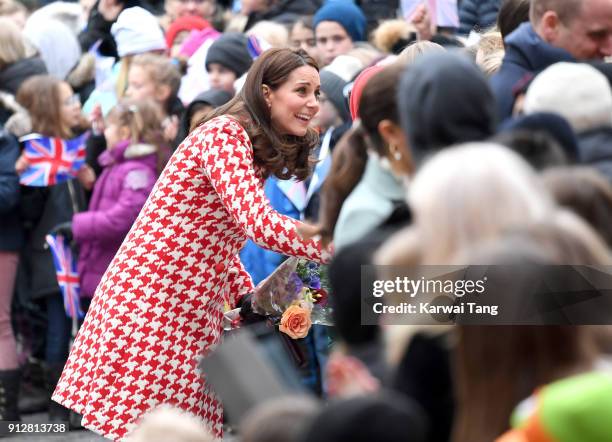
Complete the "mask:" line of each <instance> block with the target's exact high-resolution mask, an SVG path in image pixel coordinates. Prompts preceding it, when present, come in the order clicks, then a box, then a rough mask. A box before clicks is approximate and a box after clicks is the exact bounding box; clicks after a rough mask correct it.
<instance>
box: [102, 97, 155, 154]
mask: <svg viewBox="0 0 612 442" xmlns="http://www.w3.org/2000/svg"><path fill="white" fill-rule="evenodd" d="M107 118H108V119H109V120H111V121H114V122H116V123H117V124H118V125H119V126H125V127H127V128H129V129H130V134H131V135H130V136H131V142H132V143H133V144H137V143H142V142H145V143H148V144H152V145H155V146H158V147H159V145H160V142H161V140H162V137H161V123H162V115H161V112H160V109H159V106H158V105H157V103H155V102H154V101H153V100H151V99H146V100H132V99H129V98H124V99H122V100H121V101H119V103H117V104H116V105H115V107H113V108H112V109H111V110H110V112H109V113H108V116H107Z"/></svg>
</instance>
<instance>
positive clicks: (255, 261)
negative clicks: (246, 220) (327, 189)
mask: <svg viewBox="0 0 612 442" xmlns="http://www.w3.org/2000/svg"><path fill="white" fill-rule="evenodd" d="M278 183H279V180H278V178H276V177H270V178H268V180H267V181H266V184H265V186H264V192H265V194H266V196H267V197H268V199H269V200H270V205H271V206H272V207H273V208H274V210H276V211H277V212H278V213H281V214H283V215H286V216H289V217H291V218H295V219H300V211H299V210H298V209H297V208H296V207H295V206H294V205H293V203H292V202H291V200H289V198H287V197H286V196H285V194H284V193H283V191H282V190H281V189H280V188H279V187H278ZM240 260H241V261H242V264H243V265H244V268H245V270H246V271H247V272H248V273H249V275H251V279H253V283H254V284H259V283H260V282H261V281H263V280H264V279H266V277H267V276H268V275H269V274H270V273H272V272H273V271H274V269H276V268H277V267H278V266H279V265H280V264H281V262H282V261H283V255H281V254H280V253H276V252H272V251H270V250H266V249H264V248H262V247H259V246H258V245H257V244H255V243H254V242H253V241H251V240H249V241H248V242H247V243H246V245H245V246H244V248H243V249H242V251H241V252H240Z"/></svg>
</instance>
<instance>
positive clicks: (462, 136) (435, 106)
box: [397, 52, 496, 162]
mask: <svg viewBox="0 0 612 442" xmlns="http://www.w3.org/2000/svg"><path fill="white" fill-rule="evenodd" d="M397 107H398V112H399V115H400V121H401V125H402V128H403V129H404V132H405V133H406V135H407V136H408V138H409V142H410V148H411V149H412V153H413V157H414V158H415V160H416V161H419V162H420V161H422V160H423V157H424V156H426V155H428V154H431V153H434V152H435V151H438V150H440V149H442V148H445V147H448V146H450V145H452V144H456V143H466V142H469V141H482V140H485V139H487V138H489V137H490V136H491V135H493V132H494V131H495V126H496V119H495V99H494V97H493V93H492V92H491V89H490V87H489V83H488V81H487V79H486V77H485V76H484V74H483V73H482V72H481V71H480V69H479V68H478V67H477V66H476V65H475V64H474V63H473V62H472V61H471V60H469V59H468V58H467V57H465V56H464V55H462V54H460V53H458V52H457V53H454V52H435V53H434V52H432V53H429V54H424V55H423V56H421V57H419V58H418V59H417V60H416V61H415V62H414V64H412V65H410V66H408V67H407V68H406V69H405V70H404V73H403V74H402V77H401V79H400V85H399V88H398V95H397Z"/></svg>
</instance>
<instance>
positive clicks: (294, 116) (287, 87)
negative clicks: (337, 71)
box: [264, 65, 321, 137]
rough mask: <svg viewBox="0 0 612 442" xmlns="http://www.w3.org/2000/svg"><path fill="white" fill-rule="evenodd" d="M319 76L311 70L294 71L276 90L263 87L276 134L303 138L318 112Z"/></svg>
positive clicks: (311, 68) (301, 68) (309, 67)
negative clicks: (277, 132)
mask: <svg viewBox="0 0 612 442" xmlns="http://www.w3.org/2000/svg"><path fill="white" fill-rule="evenodd" d="M320 88H321V81H320V79H319V72H318V71H317V70H316V69H315V68H313V67H312V66H308V65H307V66H301V67H299V68H297V69H294V70H293V71H292V72H291V74H289V77H288V78H287V81H285V82H284V83H283V84H281V85H280V86H279V87H278V88H277V89H276V90H271V89H270V88H269V87H268V86H264V97H265V98H266V102H267V104H268V107H269V108H270V118H271V120H272V126H273V127H274V129H275V130H277V131H279V132H280V133H282V134H284V135H295V136H298V137H303V136H304V135H306V131H307V130H308V126H309V125H310V122H311V120H312V118H313V117H314V116H315V115H316V114H317V113H318V112H319V91H320Z"/></svg>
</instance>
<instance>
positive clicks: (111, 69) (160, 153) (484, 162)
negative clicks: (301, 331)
mask: <svg viewBox="0 0 612 442" xmlns="http://www.w3.org/2000/svg"><path fill="white" fill-rule="evenodd" d="M412 3H413V4H412ZM432 3H434V4H437V7H436V8H433V9H432V8H431V4H432ZM411 4H412V5H411ZM428 5H429V6H428ZM611 59H612V3H611V2H610V1H609V0H481V1H477V0H459V1H454V0H437V1H436V2H423V3H419V2H409V1H402V2H398V1H397V0H395V1H394V0H384V1H379V0H377V1H368V0H356V1H353V0H325V1H324V0H267V1H260V0H234V1H233V2H229V1H226V0H165V1H164V2H160V1H159V0H150V1H145V0H125V1H120V0H97V1H91V0H82V1H80V2H79V3H72V2H51V3H45V2H42V3H36V2H35V1H33V0H0V125H1V126H0V129H1V130H0V420H5V421H18V420H19V419H20V418H21V416H22V415H25V414H27V413H34V412H40V411H45V412H48V419H49V421H50V422H70V425H71V427H73V428H75V429H76V428H80V427H81V426H84V427H85V428H88V429H90V430H93V431H95V432H97V433H99V434H101V435H102V436H104V437H107V438H109V439H111V440H131V441H133V442H135V441H138V442H140V441H143V442H144V441H148V442H152V441H158V440H159V441H161V440H168V439H169V438H174V439H173V440H180V441H200V442H205V441H212V440H215V438H222V437H225V438H236V439H237V440H243V441H245V442H265V441H275V442H282V441H286V442H299V441H330V442H331V441H346V440H368V441H369V440H372V441H415V442H416V441H419V442H449V441H453V442H488V441H495V440H497V441H501V442H518V441H521V442H541V441H551V442H553V441H554V442H590V441H593V442H604V441H608V440H612V427H611V426H610V425H611V424H610V422H612V420H610V419H609V417H610V415H611V413H612V411H611V410H612V403H611V402H610V401H611V399H610V398H612V374H611V373H610V370H611V368H610V357H611V354H612V328H610V327H612V313H611V314H609V315H606V314H605V313H604V314H603V315H602V314H601V312H599V313H600V315H598V316H597V318H604V319H603V320H601V319H600V320H599V321H598V322H597V323H595V324H594V323H589V324H577V323H572V322H568V323H567V324H558V325H546V326H528V325H520V326H519V325H497V326H489V325H453V326H450V325H439V326H421V327H419V326H416V325H414V326H400V325H384V326H383V325H382V324H381V325H378V326H376V325H363V324H362V321H361V308H362V304H361V303H362V297H361V279H360V278H359V274H360V271H361V268H362V266H364V265H396V266H417V265H440V264H444V265H473V264H483V263H486V264H489V265H496V264H500V265H501V264H511V263H520V264H525V263H530V264H533V270H532V273H533V274H532V276H534V277H538V274H537V272H538V269H540V268H541V266H542V265H590V266H600V267H601V268H605V267H606V266H610V265H612V68H611V67H610V66H612V64H609V63H608V61H610V60H611ZM81 137H82V138H81ZM41 138H48V139H50V140H63V141H64V142H66V143H67V142H68V141H70V140H74V139H81V140H83V141H82V142H83V143H84V145H85V154H84V156H85V162H84V164H83V166H82V167H80V168H79V169H78V171H76V172H75V173H74V174H73V176H71V177H70V179H67V180H64V181H62V182H59V183H57V184H55V183H54V182H52V181H49V182H46V183H45V184H44V185H36V186H33V185H30V184H27V183H25V182H23V181H20V179H21V177H23V176H24V173H25V172H26V171H27V170H28V169H29V168H30V167H31V166H32V162H31V159H29V158H28V156H27V155H25V153H24V149H25V145H26V143H27V142H28V140H32V139H41ZM50 234H52V235H61V236H63V237H64V238H66V239H67V240H68V241H69V242H70V244H71V247H72V249H73V250H74V251H75V252H76V255H77V256H78V258H77V259H78V261H77V262H78V264H77V269H78V279H79V287H80V295H79V296H80V305H79V307H80V309H81V310H82V311H83V313H84V315H83V316H85V317H84V318H71V317H69V315H67V312H66V306H65V297H64V296H63V295H62V291H61V290H60V286H59V285H58V280H57V275H56V265H55V264H54V260H53V257H52V254H51V251H50V250H49V246H48V240H47V236H48V235H50ZM288 256H295V257H299V258H304V259H308V260H311V261H315V262H319V263H324V264H327V265H328V274H329V281H330V284H331V290H330V297H329V302H330V304H331V305H332V306H333V322H334V325H333V327H328V326H323V325H314V326H313V327H312V328H311V329H310V332H309V333H308V335H307V336H306V337H305V338H302V339H298V340H295V342H294V343H293V345H294V348H293V352H294V356H295V352H297V353H299V354H300V355H301V357H299V358H295V357H294V358H293V359H292V361H293V362H294V363H295V370H296V372H297V374H298V375H299V378H300V380H301V382H302V384H303V386H304V388H305V389H306V390H308V391H309V392H310V393H311V394H309V395H300V396H295V397H287V398H279V399H277V400H274V401H269V402H266V403H264V404H261V405H260V406H258V407H256V408H253V409H252V410H251V411H250V413H249V414H248V415H247V416H246V417H245V418H244V419H243V420H242V422H240V423H237V422H232V421H231V417H229V418H230V419H229V420H228V419H225V420H224V417H223V409H222V406H221V402H220V400H219V398H217V397H216V395H215V393H214V392H213V391H212V389H211V387H210V386H209V385H208V384H207V382H206V381H205V380H204V379H203V377H202V376H201V373H200V372H199V371H198V369H197V367H196V365H197V361H199V358H200V357H201V356H202V355H207V354H209V352H211V351H212V350H213V349H214V348H215V347H216V346H217V345H218V344H219V343H220V342H221V341H222V335H223V326H222V320H223V314H224V312H226V311H228V310H231V309H234V308H242V309H243V310H244V311H245V312H246V311H247V310H249V305H250V303H251V298H250V295H251V294H252V292H253V290H254V287H255V286H256V285H257V284H258V283H259V282H261V281H263V280H264V279H265V278H266V277H267V276H268V275H270V273H272V272H273V271H274V269H276V268H277V267H278V266H279V265H280V264H281V263H282V262H283V260H284V259H286V257H288ZM521 290H522V286H521V284H519V283H518V282H517V283H516V284H508V285H507V286H506V287H504V288H503V290H502V293H499V294H498V296H500V297H502V298H503V297H508V298H512V297H516V298H519V299H522V298H520V297H521V296H523V297H524V296H525V293H522V292H521ZM85 313H86V315H85ZM75 314H76V313H75ZM606 317H609V318H610V319H608V320H607V322H608V323H609V324H610V326H608V325H607V324H606V319H605V318H606ZM77 326H78V328H79V330H78V333H77V330H76V329H77ZM220 399H221V401H222V399H223V398H220ZM224 432H225V434H224Z"/></svg>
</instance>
